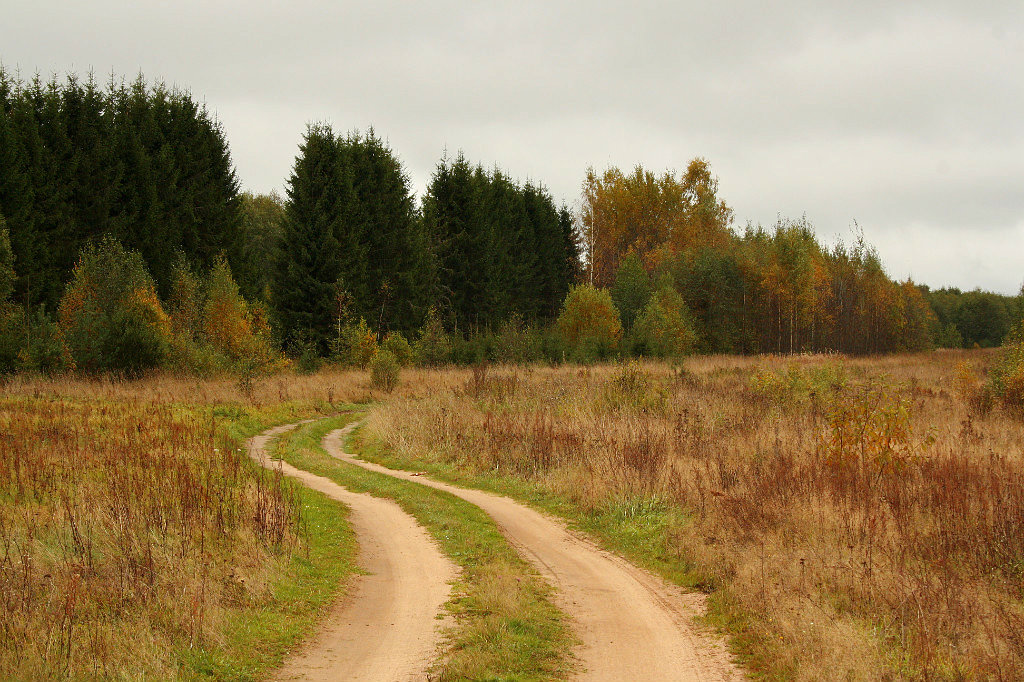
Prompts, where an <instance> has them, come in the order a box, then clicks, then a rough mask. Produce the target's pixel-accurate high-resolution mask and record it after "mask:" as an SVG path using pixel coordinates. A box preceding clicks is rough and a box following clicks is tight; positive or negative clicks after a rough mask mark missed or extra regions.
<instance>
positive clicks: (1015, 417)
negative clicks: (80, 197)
mask: <svg viewBox="0 0 1024 682" xmlns="http://www.w3.org/2000/svg"><path fill="white" fill-rule="evenodd" d="M995 358H996V356H995V355H994V354H993V353H991V352H985V351H970V352H936V353H929V354H922V355H912V356H890V357H883V358H864V359H860V358H844V357H839V356H806V357H804V356H797V357H752V358H738V357H701V358H692V359H690V360H688V361H687V362H685V363H684V364H683V365H682V366H670V365H668V364H660V363H649V364H623V365H605V366H597V367H592V368H585V367H575V366H565V367H557V368H547V367H489V368H488V367H478V368H475V369H442V370H413V369H409V370H403V372H402V381H401V384H400V385H399V387H398V388H397V389H396V390H395V391H394V392H393V393H391V394H389V395H385V394H381V393H376V392H374V391H373V390H372V389H371V386H370V382H369V378H368V376H367V374H366V373H365V372H355V371H334V370H324V371H322V372H320V373H318V374H315V375H312V376H297V375H285V374H282V375H276V376H271V377H265V378H262V379H259V380H256V381H254V382H252V383H248V382H242V383H240V382H238V381H236V380H233V379H230V378H223V379H211V380H200V379H194V378H188V377H176V376H171V375H154V376H151V377H148V378H145V379H140V380H136V381H131V382H120V381H116V380H110V379H100V380H84V379H81V380H80V379H59V378H58V379H44V378H24V377H23V378H14V379H12V380H9V381H8V382H7V383H6V384H5V385H4V387H3V393H2V395H0V450H2V451H3V453H4V455H3V458H2V461H0V495H2V497H3V504H2V505H0V628H2V637H0V670H3V671H6V674H7V675H8V676H10V677H26V678H30V677H39V676H46V675H52V674H57V675H60V676H63V675H67V676H70V677H75V678H90V677H106V676H114V677H125V676H128V677H131V676H132V675H133V674H134V673H133V672H132V671H135V673H140V674H147V675H151V676H157V677H163V676H170V675H177V674H181V668H180V666H181V665H182V664H181V654H180V652H181V650H182V649H183V648H184V649H185V650H188V648H189V646H191V644H190V643H195V645H196V646H207V647H208V646H210V645H211V644H212V645H224V643H225V642H226V641H228V640H229V639H230V637H231V635H230V632H229V631H230V627H229V626H230V622H229V621H230V619H231V618H232V617H234V616H233V614H235V615H237V611H238V608H239V607H240V606H245V605H250V606H253V607H260V608H262V607H261V606H260V605H261V604H263V603H265V601H266V599H265V597H267V595H268V594H269V592H270V591H271V590H272V589H273V585H275V584H276V583H275V581H276V580H278V579H279V578H280V577H281V576H286V575H287V574H288V571H289V569H288V568H287V565H288V561H289V560H290V559H294V557H296V556H300V557H301V556H302V554H303V552H308V551H309V549H308V548H309V544H308V533H305V532H304V531H303V529H302V527H301V523H299V518H300V515H301V514H300V511H299V506H300V502H299V500H298V497H297V495H298V493H297V491H296V489H295V488H294V487H293V486H291V485H289V484H282V483H281V482H280V481H278V480H276V479H275V478H274V477H273V476H270V475H268V474H265V473H263V472H262V471H261V470H259V469H258V468H256V467H255V466H253V465H252V464H251V462H249V461H248V460H246V459H245V458H244V453H242V452H241V451H240V448H241V443H242V438H243V437H244V436H245V435H248V434H250V433H253V432H254V431H255V430H256V429H258V428H262V427H263V426H266V425H269V424H271V423H281V422H286V421H294V420H295V419H297V418H304V417H309V416H317V415H327V414H332V413H336V412H337V411H338V409H341V408H342V407H343V406H344V405H345V404H351V403H354V402H366V401H377V403H376V406H375V407H374V408H373V410H372V411H371V413H370V416H369V419H368V421H367V428H365V429H364V436H363V439H364V440H365V441H370V440H377V441H380V444H381V445H383V446H384V449H383V450H381V449H379V448H378V451H380V452H384V453H388V452H390V453H391V457H392V458H393V459H394V460H395V461H396V462H401V461H404V462H406V463H407V465H408V466H417V467H420V466H421V467H423V468H428V469H430V470H432V471H435V472H437V473H439V474H441V475H448V476H449V477H452V478H461V479H462V480H463V481H476V482H477V483H478V484H480V485H485V486H490V487H494V488H501V489H504V490H506V491H510V492H512V493H514V494H517V495H519V496H521V497H526V498H529V499H532V500H533V501H535V502H536V503H538V504H541V505H544V506H548V507H549V508H551V509H555V510H556V511H558V512H560V513H563V514H565V515H566V516H569V517H570V518H573V519H575V520H576V521H577V522H578V523H579V525H580V526H581V527H583V528H585V529H588V530H591V531H593V532H595V533H596V534H598V535H599V536H601V537H602V538H603V539H604V540H605V541H606V542H608V543H609V544H611V545H613V546H615V547H617V548H618V549H620V550H621V551H623V552H625V553H627V554H629V555H631V556H632V557H633V558H634V559H635V560H637V561H638V562H640V563H644V564H646V565H648V566H649V567H652V568H655V569H658V570H661V571H662V572H664V573H665V574H666V575H668V576H670V577H672V578H674V579H676V580H678V581H680V582H683V583H685V584H689V585H691V586H694V587H697V588H699V589H704V590H707V591H709V592H711V593H712V599H711V605H712V608H711V614H710V617H709V620H710V622H711V623H712V624H714V625H717V626H718V627H721V628H723V629H724V630H725V631H726V632H728V633H730V634H731V635H732V641H733V644H734V647H735V648H736V650H737V651H738V652H739V653H740V655H741V657H742V658H743V659H744V660H745V661H746V663H747V665H748V667H749V668H750V669H751V670H752V671H753V672H754V673H755V674H757V673H760V674H763V675H765V676H767V677H770V678H782V679H785V678H789V679H794V678H795V679H841V678H846V679H985V678H987V679H1007V680H1009V679H1019V678H1021V677H1024V635H1022V634H1021V633H1024V607H1022V602H1021V598H1022V595H1021V588H1022V585H1024V583H1022V577H1024V533H1022V532H1021V528H1022V522H1024V459H1022V458H1024V430H1022V428H1021V426H1022V419H1021V416H1020V415H1019V414H1014V413H1011V412H1009V411H1007V410H1005V409H1003V408H1002V407H1000V406H999V405H998V404H995V405H993V404H992V402H991V401H990V400H987V399H985V394H984V393H981V392H979V391H977V390H976V389H977V386H979V385H980V384H981V382H982V381H983V380H984V377H985V374H986V372H987V371H988V368H989V367H990V366H991V364H992V363H993V361H994V360H995ZM368 451H373V448H369V449H368ZM334 579H335V580H336V579H337V578H334ZM242 586H244V588H243V587H242ZM261 600H263V601H261ZM168 647H173V648H175V651H177V652H178V654H175V655H176V656H178V658H175V657H174V656H171V655H169V654H168V653H167V651H168ZM200 669H201V666H200ZM239 676H240V677H245V676H246V675H239Z"/></svg>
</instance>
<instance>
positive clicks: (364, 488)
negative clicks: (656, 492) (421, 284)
mask: <svg viewBox="0 0 1024 682" xmlns="http://www.w3.org/2000/svg"><path fill="white" fill-rule="evenodd" d="M348 421H349V420H348V419H345V418H330V419H324V420H321V421H318V422H315V423H313V424H309V425H306V426H304V427H302V428H300V429H298V430H296V431H294V432H292V433H290V434H288V435H286V436H284V437H283V438H282V439H281V440H280V441H279V444H278V449H277V450H276V454H277V455H279V456H282V457H283V458H284V459H285V461H287V462H288V463H290V464H292V465H293V466H296V467H299V468H302V469H305V470H306V471H309V472H311V473H314V474H317V475H319V476H324V477H327V478H330V479H331V480H333V481H335V482H336V483H339V484H341V485H344V486H346V487H347V488H349V489H350V490H353V491H357V492H367V493H370V494H373V495H377V496H381V497H388V498H391V499H393V500H395V501H396V502H397V503H398V504H399V505H401V506H402V508H403V509H405V510H406V511H407V512H409V513H410V514H412V515H413V516H414V517H415V518H416V520H417V521H419V523H421V524H422V525H423V526H424V527H425V528H426V529H427V531H428V532H430V534H431V535H433V537H434V538H435V539H436V540H437V542H438V544H439V545H440V547H441V550H442V551H443V552H444V553H445V554H447V555H448V556H449V557H451V558H452V560H453V561H455V562H456V563H457V564H458V565H459V566H460V567H461V568H462V573H461V577H460V582H459V583H458V584H457V585H456V597H455V598H454V599H453V601H452V603H451V604H450V608H451V610H452V612H453V613H454V615H455V624H454V625H453V626H452V628H451V630H450V632H449V633H448V647H447V651H446V653H445V655H444V657H443V660H442V661H441V662H439V663H438V665H437V668H438V669H437V672H438V673H439V674H440V677H441V679H443V680H457V679H474V680H479V679H487V680H540V679H561V678H564V677H566V676H567V674H568V672H569V668H570V660H569V653H568V652H569V651H570V649H571V646H572V644H573V639H572V635H571V633H570V630H569V628H568V626H567V623H566V622H565V620H564V616H563V615H562V614H561V613H560V612H559V611H558V610H557V609H556V608H555V607H554V606H553V605H552V603H551V601H550V599H549V597H550V588H549V587H548V586H547V585H546V584H545V583H544V582H543V581H542V580H540V579H539V578H538V577H537V576H536V575H535V573H534V572H533V570H532V569H531V567H530V566H529V565H528V564H527V563H526V562H525V561H523V560H522V559H521V558H520V557H519V555H518V554H517V553H516V551H515V550H514V549H513V548H512V547H510V546H509V544H508V543H507V542H506V541H505V539H504V538H503V537H502V535H501V533H500V532H499V531H498V529H497V527H496V526H495V525H494V523H493V521H491V519H490V517H488V516H487V515H486V514H485V513H484V512H483V511H481V510H480V509H479V508H478V507H476V506H474V505H472V504H470V503H468V502H465V501H464V500H461V499H459V498H457V497H454V496H453V495H450V494H448V493H445V492H442V491H438V490H433V489H431V488H427V487H425V486H421V485H418V484H415V483H410V482H408V481H401V480H398V479H394V478H391V477H390V476H385V475H382V474H378V473H375V472H371V471H367V470H365V469H362V468H360V467H356V466H353V465H351V464H347V463H344V462H339V461H338V460H336V459H334V458H332V457H330V456H328V455H327V454H326V453H325V452H324V451H323V449H322V448H321V446H320V441H321V440H322V438H323V436H324V435H325V434H327V433H328V432H330V431H332V430H334V429H337V428H340V427H341V426H344V425H345V424H346V423H347V422H348Z"/></svg>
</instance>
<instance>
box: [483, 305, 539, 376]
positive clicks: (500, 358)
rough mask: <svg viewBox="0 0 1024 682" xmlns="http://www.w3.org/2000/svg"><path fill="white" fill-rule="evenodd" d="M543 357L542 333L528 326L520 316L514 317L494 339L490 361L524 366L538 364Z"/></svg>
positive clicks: (503, 325) (502, 326) (502, 327)
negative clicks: (529, 363) (530, 363)
mask: <svg viewBox="0 0 1024 682" xmlns="http://www.w3.org/2000/svg"><path fill="white" fill-rule="evenodd" d="M542 356H543V344H542V342H541V336H540V333H539V332H538V331H537V330H536V329H534V328H533V327H530V326H528V325H526V324H525V323H524V322H523V318H522V317H520V316H519V315H513V316H512V317H511V318H510V319H509V320H507V321H506V322H505V323H504V324H502V325H501V329H499V330H498V333H497V334H496V335H495V336H494V338H493V341H492V345H491V353H490V359H491V360H493V361H494V362H504V363H509V364H524V363H528V362H536V361H537V360H539V359H540V358H541V357H542Z"/></svg>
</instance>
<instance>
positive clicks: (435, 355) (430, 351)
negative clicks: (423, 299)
mask: <svg viewBox="0 0 1024 682" xmlns="http://www.w3.org/2000/svg"><path fill="white" fill-rule="evenodd" d="M413 356H414V357H415V359H416V364H418V365H425V366H428V367H433V366H437V365H444V364H447V363H448V362H451V356H452V342H451V339H449V338H448V334H447V333H445V331H444V324H443V323H442V322H441V316H440V315H439V314H438V312H437V309H436V308H433V307H432V308H431V309H430V310H429V311H428V312H427V319H426V321H424V323H423V328H422V329H420V337H419V338H418V339H416V343H415V345H414V346H413Z"/></svg>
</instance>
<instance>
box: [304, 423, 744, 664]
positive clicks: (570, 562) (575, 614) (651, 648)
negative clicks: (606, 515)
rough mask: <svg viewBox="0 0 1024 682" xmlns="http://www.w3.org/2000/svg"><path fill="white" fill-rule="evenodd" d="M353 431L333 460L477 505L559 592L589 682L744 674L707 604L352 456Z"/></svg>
mask: <svg viewBox="0 0 1024 682" xmlns="http://www.w3.org/2000/svg"><path fill="white" fill-rule="evenodd" d="M352 428H353V426H352V425H350V426H348V427H346V428H344V429H339V430H336V431H332V432H331V433H329V434H327V436H326V437H325V438H324V441H323V445H324V448H325V449H326V450H327V452H328V453H329V454H331V455H332V456H334V457H336V458H338V459H341V460H343V461H346V462H349V463H350V464H355V465H356V466H361V467H363V468H365V469H369V470H371V471H376V472H378V473H382V474H387V475H388V476H394V477H396V478H400V479H404V480H408V481H413V482H415V483H420V484H422V485H426V486H430V487H432V488H436V489H438V490H444V491H446V492H449V493H451V494H453V495H456V496H458V497H461V498H462V499H464V500H466V501H468V502H470V503H472V504H475V505H476V506H478V507H480V508H481V509H483V510H484V512H486V513H487V514H488V515H489V516H490V517H491V518H492V519H493V520H494V521H495V523H497V525H498V527H499V528H500V529H501V532H502V533H503V534H504V535H505V537H506V538H507V539H508V540H509V542H510V543H511V544H512V545H513V546H515V547H516V549H518V550H519V551H520V553H521V554H522V555H523V557H524V558H526V559H527V560H528V561H530V562H531V563H533V564H534V566H535V567H536V568H537V570H538V571H539V572H540V574H541V575H542V576H544V577H545V578H547V579H548V580H549V581H550V582H551V584H552V585H554V586H555V587H556V588H557V595H556V604H557V605H558V606H559V608H561V609H562V610H563V611H565V612H566V613H568V614H569V615H570V616H571V617H572V618H573V619H574V620H575V625H576V632H577V636H578V637H579V638H580V640H581V641H582V646H581V647H580V648H579V650H578V651H577V655H578V657H579V658H580V660H581V662H582V665H583V670H582V671H581V672H580V674H579V675H578V676H577V677H578V679H583V680H600V681H602V682H603V681H609V682H610V681H616V682H618V681H622V680H701V681H703V682H707V681H718V680H738V679H742V678H743V676H742V673H741V672H740V671H739V670H738V669H737V668H736V667H735V665H734V664H733V663H732V662H731V660H730V657H729V655H728V653H727V652H726V650H725V648H724V647H723V645H722V643H721V642H720V641H719V640H718V639H717V638H715V637H713V636H711V635H709V634H706V633H703V632H700V631H698V630H696V629H695V628H694V626H693V623H692V622H693V617H694V616H696V615H699V614H702V613H703V612H704V610H705V604H704V596H703V595H699V594H692V593H686V592H685V591H684V590H682V589H681V588H679V587H677V586H674V585H670V584H669V583H667V582H666V581H664V580H662V579H661V578H658V577H656V576H654V575H652V574H650V573H648V572H647V571H644V570H641V569H639V568H637V567H636V566H633V565H632V564H630V563H629V562H627V561H625V560H623V559H621V558H619V557H617V556H615V555H613V554H611V553H609V552H607V551H605V550H603V549H601V548H599V547H597V546H596V545H595V544H594V543H592V542H590V541H589V540H587V539H585V538H583V537H581V536H580V535H578V534H577V533H574V532H572V531H570V530H569V529H568V528H567V527H566V526H565V524H564V523H562V522H561V521H559V520H556V519H554V518H552V517H550V516H547V515H544V514H541V513H540V512H538V511H536V510H535V509H532V508H530V507H527V506H525V505H522V504H520V503H518V502H515V501H514V500H512V499H510V498H508V497H502V496H499V495H494V494H491V493H487V492H483V491H480V490H472V489H467V488H460V487H458V486H454V485H450V484H448V483H441V482H439V481H435V480H432V479H429V478H426V477H425V476H422V475H417V474H414V473H411V472H407V471H396V470H393V469H388V468H386V467H383V466H381V465H378V464H373V463H371V462H366V461H363V460H360V459H357V458H356V457H354V456H353V455H351V454H348V453H346V452H345V449H344V438H345V435H346V434H347V433H348V432H349V431H350V430H351V429H352Z"/></svg>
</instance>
